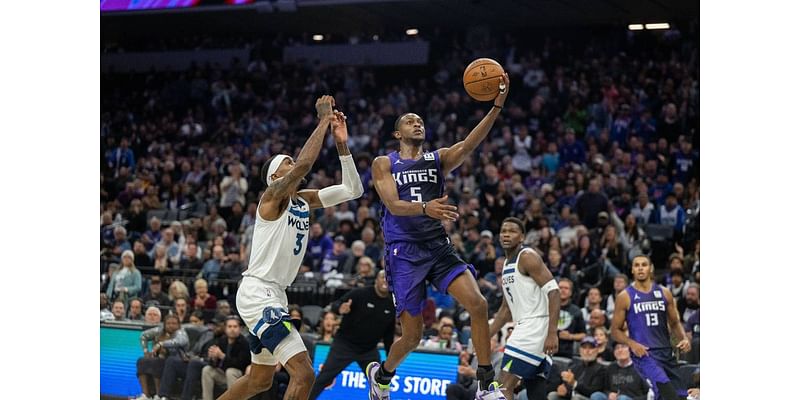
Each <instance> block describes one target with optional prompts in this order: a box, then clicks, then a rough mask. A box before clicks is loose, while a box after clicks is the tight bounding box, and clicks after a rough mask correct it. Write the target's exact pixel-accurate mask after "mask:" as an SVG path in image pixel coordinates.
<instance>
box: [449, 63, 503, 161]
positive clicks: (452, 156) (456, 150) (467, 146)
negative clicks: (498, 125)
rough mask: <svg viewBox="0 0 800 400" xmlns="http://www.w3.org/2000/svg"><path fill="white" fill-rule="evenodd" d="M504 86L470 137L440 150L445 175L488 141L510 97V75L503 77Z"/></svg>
mask: <svg viewBox="0 0 800 400" xmlns="http://www.w3.org/2000/svg"><path fill="white" fill-rule="evenodd" d="M503 84H505V90H503V91H501V93H500V94H499V95H497V97H496V98H495V99H494V105H493V106H492V109H491V110H489V113H488V114H486V116H485V117H483V119H482V120H481V122H480V123H479V124H478V125H477V126H476V127H475V128H474V129H472V131H471V132H470V133H469V135H467V137H466V138H465V139H464V140H462V141H460V142H458V143H456V144H454V145H453V146H451V147H445V148H441V149H439V158H440V159H441V160H442V170H443V172H444V174H449V173H450V172H452V171H453V170H454V169H456V168H458V167H459V166H460V165H461V164H462V163H463V162H464V160H465V159H466V158H467V156H468V155H470V154H472V152H474V151H475V149H477V148H478V145H480V144H481V142H483V140H484V139H486V135H488V134H489V130H491V129H492V126H493V125H494V121H495V120H496V119H497V116H498V115H500V110H501V109H502V108H503V105H504V104H505V103H506V97H507V96H508V91H509V89H510V88H509V80H508V74H504V75H503Z"/></svg>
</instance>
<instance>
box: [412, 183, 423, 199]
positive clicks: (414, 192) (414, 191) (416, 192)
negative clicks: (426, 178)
mask: <svg viewBox="0 0 800 400" xmlns="http://www.w3.org/2000/svg"><path fill="white" fill-rule="evenodd" d="M421 189H422V188H421V187H419V186H413V187H412V188H411V197H413V198H414V200H411V202H412V203H422V193H420V192H419V191H420V190H421Z"/></svg>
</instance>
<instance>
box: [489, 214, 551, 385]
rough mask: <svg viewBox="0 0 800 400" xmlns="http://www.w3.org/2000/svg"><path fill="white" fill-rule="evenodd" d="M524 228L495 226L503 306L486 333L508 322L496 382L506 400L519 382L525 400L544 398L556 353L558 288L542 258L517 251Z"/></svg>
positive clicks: (513, 222) (507, 222)
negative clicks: (503, 258) (502, 256)
mask: <svg viewBox="0 0 800 400" xmlns="http://www.w3.org/2000/svg"><path fill="white" fill-rule="evenodd" d="M524 239H525V224H524V223H523V222H522V221H521V220H519V219H517V218H506V219H504V220H503V225H501V227H500V242H501V244H502V246H503V250H504V251H505V253H506V262H505V264H504V265H503V304H502V305H501V306H500V309H499V310H498V311H497V313H496V314H495V316H494V321H493V322H492V325H491V327H490V329H489V334H490V335H492V336H493V335H496V334H497V332H498V331H499V330H500V328H502V327H503V325H505V324H506V323H507V322H509V321H511V320H512V318H513V320H514V322H515V323H516V326H515V327H514V334H513V335H511V337H510V338H509V339H508V341H507V342H506V350H505V355H503V362H502V372H501V375H500V380H501V382H502V384H503V386H502V387H501V390H503V392H504V394H505V396H506V398H507V399H513V398H514V388H515V387H517V384H518V383H519V380H520V379H522V380H524V381H525V387H526V388H527V389H528V399H529V400H533V399H542V400H544V399H546V398H547V376H548V374H549V373H550V367H551V366H552V365H553V361H552V359H551V358H550V356H551V355H552V354H553V353H555V352H556V351H558V333H557V328H558V314H559V307H560V305H561V302H560V301H559V297H558V284H557V283H556V281H555V279H553V275H552V274H551V273H550V270H548V269H547V267H546V266H545V265H544V262H543V261H542V258H541V257H540V256H539V254H537V253H536V252H535V251H534V250H533V249H530V248H526V247H522V241H523V240H524Z"/></svg>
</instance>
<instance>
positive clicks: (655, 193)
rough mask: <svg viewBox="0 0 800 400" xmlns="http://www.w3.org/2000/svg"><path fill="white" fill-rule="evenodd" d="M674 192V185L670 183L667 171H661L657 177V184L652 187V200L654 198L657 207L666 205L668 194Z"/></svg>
mask: <svg viewBox="0 0 800 400" xmlns="http://www.w3.org/2000/svg"><path fill="white" fill-rule="evenodd" d="M671 192H672V184H671V183H669V177H667V172H666V171H659V172H658V175H656V181H655V183H654V184H653V185H652V186H650V198H652V199H653V200H654V201H655V203H656V205H658V204H664V201H665V200H666V199H667V194H669V193H671Z"/></svg>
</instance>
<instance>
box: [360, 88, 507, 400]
mask: <svg viewBox="0 0 800 400" xmlns="http://www.w3.org/2000/svg"><path fill="white" fill-rule="evenodd" d="M508 85H509V80H508V74H504V75H503V82H501V83H500V85H499V86H500V93H499V94H498V95H497V97H495V99H494V105H493V106H492V108H491V110H489V112H488V114H487V115H486V117H484V118H483V120H482V121H481V122H480V123H479V124H478V125H477V126H476V127H475V128H474V129H473V130H472V132H470V133H469V135H468V136H467V138H466V139H464V140H463V141H461V142H458V143H456V144H455V145H453V146H452V147H449V148H441V149H439V150H436V151H433V152H423V150H422V145H423V143H424V141H425V126H424V125H423V121H422V118H420V116H419V115H417V114H414V113H406V114H403V115H401V116H400V117H399V118H398V119H397V122H395V126H394V129H395V131H394V133H393V134H394V137H395V138H396V139H398V140H399V141H400V151H395V152H392V153H390V154H389V155H388V156H381V157H377V158H375V160H374V161H373V163H372V171H373V174H374V180H375V188H376V189H377V191H378V195H379V196H380V198H381V202H382V203H383V210H382V211H383V212H382V214H383V217H382V227H383V235H384V239H385V240H386V253H385V262H386V279H387V281H388V283H389V288H390V289H391V291H392V293H393V294H394V298H395V305H396V313H397V315H398V316H399V317H400V323H401V325H402V330H403V333H402V336H401V337H400V339H399V340H398V341H397V342H395V343H394V344H393V345H392V349H391V351H389V354H388V355H387V356H386V360H385V361H384V362H383V363H378V362H373V363H370V364H369V365H368V366H367V370H366V371H365V373H366V375H367V379H368V381H369V385H370V387H369V398H370V399H371V400H379V399H381V400H386V399H388V398H389V389H390V383H391V380H392V377H394V374H395V370H396V369H397V366H398V365H400V363H401V362H402V361H403V359H405V357H406V356H407V355H408V353H410V352H411V351H412V350H414V349H415V348H416V347H417V345H418V344H419V342H420V339H421V338H422V327H423V320H422V308H423V305H424V303H425V298H426V280H427V281H430V282H431V283H433V284H434V285H435V286H436V288H437V289H438V290H439V291H440V292H447V293H449V294H450V295H452V296H453V297H454V298H455V299H456V300H458V302H459V303H461V304H462V305H464V307H465V308H466V309H467V311H468V312H469V314H470V318H471V321H472V338H473V343H474V345H475V353H476V354H477V357H478V370H477V378H478V381H479V385H480V386H479V390H478V391H477V393H476V398H481V399H485V400H489V399H501V398H503V397H502V393H501V392H500V390H499V389H498V388H497V383H496V382H493V380H494V370H493V369H492V365H491V361H490V360H491V358H490V347H489V323H488V319H489V317H488V315H487V314H488V311H487V305H486V299H484V298H483V296H482V295H481V292H480V290H479V289H478V284H477V282H476V280H475V267H473V266H472V265H470V264H467V263H466V262H465V261H464V260H462V259H461V258H460V257H459V256H458V255H457V253H456V251H455V249H454V247H453V245H452V244H451V243H450V240H449V238H448V236H447V233H446V232H445V230H444V227H443V226H442V223H441V222H440V221H439V220H450V221H455V220H456V218H458V214H457V213H456V210H457V208H456V207H455V206H452V205H449V204H447V196H443V197H442V193H443V190H444V178H445V176H447V174H449V173H450V172H451V171H453V170H454V169H456V168H458V167H459V166H460V165H461V163H463V162H464V160H465V159H466V158H467V157H468V156H470V155H471V154H472V152H473V151H475V149H477V148H478V145H480V143H481V142H482V141H483V140H484V139H485V138H486V136H487V135H488V134H489V130H490V129H491V128H492V125H494V122H495V120H496V119H497V116H498V115H500V110H502V109H503V104H505V101H506V97H507V96H508V89H509V87H508ZM490 384H491V386H492V387H490Z"/></svg>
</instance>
